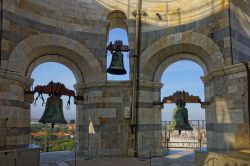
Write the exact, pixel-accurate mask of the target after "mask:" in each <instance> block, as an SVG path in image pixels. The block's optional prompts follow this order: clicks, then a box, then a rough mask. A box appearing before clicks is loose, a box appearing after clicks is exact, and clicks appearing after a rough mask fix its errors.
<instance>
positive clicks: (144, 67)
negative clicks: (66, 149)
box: [0, 0, 250, 155]
mask: <svg viewBox="0 0 250 166" xmlns="http://www.w3.org/2000/svg"><path fill="white" fill-rule="evenodd" d="M142 2H143V3H142V10H143V11H144V12H146V14H145V15H143V16H142V18H141V21H142V27H141V30H142V33H141V55H140V56H141V58H140V60H141V61H140V84H139V86H140V88H139V89H140V91H139V92H138V95H139V101H138V110H139V117H138V120H139V124H138V126H139V133H138V134H139V136H138V140H135V134H134V133H133V132H132V131H133V128H132V126H131V125H133V121H134V119H130V118H129V117H125V116H124V114H125V112H126V111H125V110H132V109H131V107H132V82H131V80H129V81H117V82H112V81H107V78H106V77H107V76H106V52H107V51H106V45H107V43H106V42H107V39H108V33H109V30H110V29H112V28H119V27H120V28H124V29H125V30H127V32H128V40H129V47H130V52H129V56H130V69H133V58H132V57H133V56H134V54H135V50H134V49H135V46H134V44H135V25H136V24H135V18H134V16H133V12H134V11H135V10H136V7H137V1H136V0H131V1H130V4H128V3H127V2H125V1H121V0H105V1H104V0H101V1H94V0H81V1H70V0H60V2H59V1H58V0H42V1H41V0H32V1H31V0H19V1H13V0H5V1H3V6H2V7H3V8H1V10H2V11H1V14H2V17H0V18H3V20H1V23H2V26H1V28H2V29H1V57H0V65H1V71H0V122H1V123H0V131H1V133H3V134H2V135H3V136H1V137H0V146H1V145H7V144H9V145H18V144H25V143H28V141H29V139H28V138H29V130H28V129H29V122H30V110H29V106H28V105H29V102H30V101H28V100H27V98H26V99H25V95H24V90H28V89H29V88H30V86H31V85H32V81H30V80H28V79H27V78H30V77H31V73H32V71H33V70H34V69H35V67H37V66H38V65H40V64H41V63H44V62H58V63H62V64H64V65H65V66H67V67H68V68H69V69H70V70H71V71H72V72H73V73H74V75H75V77H76V80H77V85H76V86H75V87H76V90H77V92H79V93H81V94H82V95H83V96H84V101H76V103H77V117H76V119H77V140H78V142H79V149H80V151H83V152H85V151H86V150H87V148H88V143H89V142H88V140H86V137H88V133H89V126H90V124H91V125H92V128H94V129H95V133H91V138H90V140H91V143H90V144H91V148H92V150H93V151H94V152H95V153H94V155H98V154H97V151H99V152H100V153H102V154H106V155H130V154H132V153H133V151H134V150H137V151H139V149H142V148H143V147H144V146H149V145H154V148H153V149H154V152H159V149H160V147H161V131H160V130H161V129H160V125H161V123H160V120H161V112H160V110H161V107H160V106H155V105H154V102H160V99H161V96H160V95H161V94H160V90H161V87H162V85H161V84H160V81H161V77H162V73H163V72H164V71H165V69H166V68H167V67H168V66H169V65H171V64H172V63H174V62H177V61H179V60H191V61H194V62H196V63H197V64H199V65H200V66H201V67H202V69H203V71H204V77H203V78H202V80H203V81H204V85H205V96H206V97H205V98H206V101H210V105H208V106H206V120H207V123H208V126H207V130H208V133H207V137H208V147H209V148H216V149H222V150H232V149H233V150H239V149H241V148H244V146H246V145H249V141H245V142H244V141H243V140H247V139H248V140H249V135H248V133H249V130H250V129H249V127H247V126H248V125H247V124H248V123H249V114H248V105H247V96H248V93H247V74H246V68H245V67H244V65H240V64H238V65H236V64H237V63H241V62H247V61H249V59H250V58H249V57H250V56H249V52H250V45H249V43H250V40H249V36H250V33H249V25H250V24H249V20H248V19H246V18H248V16H249V7H248V6H249V5H247V4H246V3H247V1H237V0H231V1H227V0H213V1H211V0H202V1H201V0H192V1H190V0H172V1H168V0H166V1H165V0H162V1H154V0H151V1H142ZM110 4H112V5H110ZM229 4H230V5H231V7H230V9H229ZM156 13H159V14H158V16H156ZM2 70H3V71H2ZM9 70H10V71H9ZM132 73H133V70H130V76H131V78H132ZM130 117H131V118H132V117H134V114H131V115H130ZM6 118H8V121H6ZM142 138H143V139H142ZM135 141H137V142H138V145H139V147H138V148H139V149H134V143H135ZM139 153H140V152H139ZM99 155H100V154H99Z"/></svg>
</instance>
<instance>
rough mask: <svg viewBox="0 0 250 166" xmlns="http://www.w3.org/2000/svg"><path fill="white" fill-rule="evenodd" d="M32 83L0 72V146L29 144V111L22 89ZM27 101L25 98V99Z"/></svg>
mask: <svg viewBox="0 0 250 166" xmlns="http://www.w3.org/2000/svg"><path fill="white" fill-rule="evenodd" d="M30 84H32V81H31V82H30V81H29V80H26V79H24V78H22V76H18V75H16V74H14V73H11V72H6V71H2V70H0V115H1V116H0V131H1V133H2V134H1V137H0V146H8V145H23V144H29V143H30V109H29V104H30V103H29V102H28V101H26V100H25V94H24V89H25V88H26V86H28V85H30ZM26 99H27V98H26Z"/></svg>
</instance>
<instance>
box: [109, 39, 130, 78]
mask: <svg viewBox="0 0 250 166" xmlns="http://www.w3.org/2000/svg"><path fill="white" fill-rule="evenodd" d="M107 50H109V51H110V52H111V54H112V59H111V63H110V66H109V68H108V69H107V72H108V73H110V74H114V75H124V74H126V73H127V71H126V70H125V68H124V62H123V54H122V52H128V51H129V48H128V46H126V45H123V43H122V41H121V40H116V41H115V43H114V44H112V42H110V44H109V45H108V47H107Z"/></svg>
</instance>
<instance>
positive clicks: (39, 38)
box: [8, 34, 105, 82]
mask: <svg viewBox="0 0 250 166" xmlns="http://www.w3.org/2000/svg"><path fill="white" fill-rule="evenodd" d="M50 61H53V62H58V63H62V64H64V65H66V66H67V67H68V68H69V69H71V70H72V72H73V73H74V74H75V76H76V79H77V80H78V81H84V82H93V81H96V80H102V79H103V80H105V75H104V74H103V73H102V70H101V65H100V64H99V62H98V61H97V59H96V58H95V56H94V55H93V54H92V53H91V52H90V51H89V50H88V49H87V48H86V47H85V46H84V45H82V44H81V43H79V42H77V41H75V40H73V39H70V38H67V37H64V36H60V35H54V34H39V35H35V36H30V37H28V38H26V39H24V40H23V41H21V42H20V43H19V44H18V45H17V46H16V47H15V49H14V50H13V51H12V53H11V55H10V59H9V65H8V69H9V70H13V71H17V72H18V73H20V74H22V75H25V76H30V73H31V72H32V69H34V68H35V67H36V66H37V65H39V64H41V63H44V62H50Z"/></svg>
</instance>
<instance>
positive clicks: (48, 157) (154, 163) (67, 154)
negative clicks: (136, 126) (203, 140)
mask: <svg viewBox="0 0 250 166" xmlns="http://www.w3.org/2000/svg"><path fill="white" fill-rule="evenodd" d="M118 165H119V166H193V165H194V152H193V151H181V150H171V151H168V152H167V153H166V156H163V157H155V158H151V159H144V160H140V159H138V158H133V157H130V158H129V157H103V158H93V159H91V160H84V159H83V157H81V158H77V160H76V161H75V160H74V152H73V151H63V152H49V153H41V166H118Z"/></svg>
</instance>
